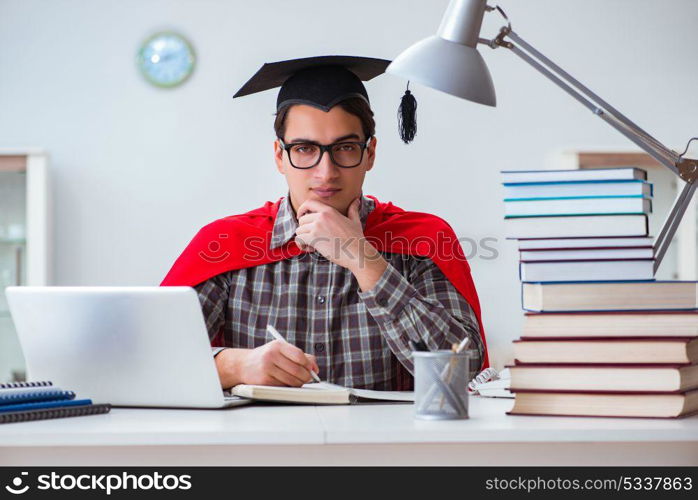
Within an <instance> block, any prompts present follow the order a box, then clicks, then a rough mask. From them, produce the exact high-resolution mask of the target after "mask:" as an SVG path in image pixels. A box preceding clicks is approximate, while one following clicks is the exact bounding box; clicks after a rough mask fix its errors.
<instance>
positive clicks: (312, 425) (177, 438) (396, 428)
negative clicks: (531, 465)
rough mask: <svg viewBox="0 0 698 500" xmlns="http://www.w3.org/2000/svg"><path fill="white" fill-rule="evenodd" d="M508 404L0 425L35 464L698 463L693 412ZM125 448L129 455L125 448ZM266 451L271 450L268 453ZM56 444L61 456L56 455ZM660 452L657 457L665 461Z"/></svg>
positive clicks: (155, 414) (5, 457)
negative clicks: (528, 410)
mask: <svg viewBox="0 0 698 500" xmlns="http://www.w3.org/2000/svg"><path fill="white" fill-rule="evenodd" d="M512 404H513V400H507V399H488V398H479V397H471V398H470V418H469V419H467V420H452V421H424V420H416V419H414V417H413V413H412V412H413V406H412V405H409V404H407V405H406V404H370V405H352V406H292V405H287V406H280V405H279V406H267V405H255V404H252V405H249V406H243V407H237V408H229V409H222V410H190V409H180V410H177V409H132V408H113V409H112V410H111V412H110V413H108V414H104V415H91V416H85V417H73V418H63V419H55V420H43V421H36V422H23V423H13V424H3V425H0V464H2V465H11V464H20V463H22V464H27V465H28V464H40V463H42V460H43V459H45V462H46V463H51V462H54V461H58V460H65V459H66V457H68V461H69V462H71V461H72V462H73V463H76V464H77V463H86V462H88V461H91V460H95V462H94V463H95V465H97V464H99V463H103V464H106V463H113V461H114V460H116V461H119V460H122V461H125V462H128V463H134V462H133V459H134V457H140V458H141V459H142V460H141V462H140V463H162V464H163V465H166V464H167V463H177V464H181V463H211V462H213V463H218V462H217V461H216V459H213V458H212V457H213V456H214V455H216V453H219V452H220V456H221V457H224V458H223V459H224V460H232V459H231V458H230V457H233V456H235V457H237V458H236V460H238V462H242V463H245V462H244V458H242V457H241V456H240V454H242V455H245V456H246V457H250V458H249V459H250V460H251V461H252V462H254V461H255V460H257V461H262V462H263V461H264V460H266V461H267V463H268V461H269V458H268V457H269V456H273V457H275V459H277V460H278V462H276V463H278V464H282V463H284V462H285V458H284V457H286V458H288V460H289V461H291V463H293V459H294V457H296V456H297V455H298V452H297V451H295V452H294V451H293V450H294V449H295V450H300V449H302V450H305V452H307V451H308V450H312V451H313V453H311V454H307V453H306V456H307V457H309V458H307V460H306V463H352V464H353V463H366V460H367V459H369V458H370V457H369V455H370V454H375V456H373V458H372V459H371V460H372V463H375V462H376V461H380V460H383V459H385V460H390V459H391V457H393V456H394V454H395V453H396V452H397V453H402V454H406V456H403V457H402V462H401V463H414V464H420V463H425V464H426V463H433V460H436V461H437V462H438V461H439V460H441V461H442V462H443V461H445V462H446V463H454V464H455V463H465V462H464V461H465V460H466V458H467V459H468V460H470V461H471V462H472V460H474V459H475V458H476V457H473V456H472V454H473V453H479V454H480V456H484V455H483V453H488V452H487V450H495V451H492V453H497V454H499V456H501V455H502V454H505V453H512V456H514V455H513V453H514V452H513V450H514V448H515V449H516V450H518V451H516V453H517V454H518V455H516V456H520V459H516V460H518V461H519V462H521V463H526V456H527V454H530V453H533V452H535V453H538V454H540V453H541V451H540V450H541V449H545V450H552V451H550V452H549V453H551V455H550V460H549V461H552V462H554V461H555V460H556V459H555V458H553V455H554V453H553V452H554V450H555V447H557V448H559V449H560V453H559V455H560V456H561V457H568V459H565V458H562V460H568V463H570V464H571V463H572V462H574V461H575V460H577V461H580V460H581V461H584V460H583V458H574V457H582V455H584V454H585V453H586V454H587V455H588V457H587V458H588V460H587V461H589V462H593V461H594V460H596V461H597V462H598V460H599V458H598V457H599V453H600V452H602V449H603V447H604V446H605V447H606V449H607V450H608V453H609V456H612V455H613V453H615V458H614V459H613V460H615V462H619V463H622V462H623V460H624V457H625V458H627V460H628V462H630V461H632V459H633V456H636V455H637V454H638V453H640V454H642V453H644V454H646V453H647V450H654V451H653V453H658V454H661V453H663V454H664V455H666V457H672V456H674V455H677V456H680V459H679V458H676V460H679V461H680V463H683V464H686V463H688V464H690V463H692V464H693V465H698V416H694V417H689V418H685V419H678V420H663V419H626V418H622V419H620V418H619V419H615V418H576V417H522V416H511V415H506V414H505V412H506V411H508V410H509V409H510V408H511V406H512ZM289 445H292V446H289ZM347 445H350V448H351V450H352V453H351V456H349V455H346V454H344V455H341V454H340V455H332V456H331V457H329V456H326V455H327V453H329V452H328V450H335V451H336V450H340V451H341V450H346V449H347V448H346V446H347ZM483 445H486V446H483ZM575 446H576V447H577V448H575ZM580 446H586V448H584V447H582V448H579V447H580ZM439 447H440V448H439ZM468 447H470V448H468ZM149 448H152V449H153V450H154V449H158V450H160V451H158V452H157V453H155V452H154V451H153V452H152V453H151V456H150V459H147V458H146V457H147V456H148V449H149ZM420 448H421V450H422V451H424V450H430V451H429V453H428V456H427V455H424V457H423V458H419V457H420V455H419V453H417V450H419V449H420ZM126 449H129V450H132V451H133V452H132V453H131V454H129V452H127V451H126ZM168 449H169V450H170V451H168ZM222 449H225V450H228V451H227V452H225V453H224V452H222V451H221V450H222ZM271 449H274V450H276V451H275V452H274V454H272V455H269V450H271ZM57 450H64V451H65V453H63V455H60V456H59V455H57V453H58V451H57ZM91 450H93V451H91ZM116 450H118V451H116ZM174 450H177V451H176V453H181V454H183V455H186V456H188V457H190V458H189V462H187V460H186V459H184V458H180V459H177V460H174V459H173V458H172V459H171V456H172V453H173V452H174ZM243 450H244V451H243ZM260 450H262V451H260ZM279 450H286V451H284V452H283V453H282V452H281V451H279ZM381 450H382V451H381ZM443 450H447V453H446V454H444V453H445V452H444V451H443ZM483 450H484V451H483ZM535 450H537V451H535ZM580 450H581V451H580ZM622 450H624V451H622ZM234 452H239V453H238V455H236V454H235V453H234ZM91 453H92V455H94V456H92V455H90V454H91ZM115 453H116V454H115ZM284 453H286V455H284ZM332 453H334V451H333V452H332ZM381 453H383V455H381ZM411 453H414V454H413V455H410V454H411ZM425 453H426V452H425ZM546 453H548V451H546ZM580 453H581V455H580ZM587 455H585V456H587ZM664 455H662V456H661V457H660V455H657V456H656V457H654V461H655V462H660V463H665V462H663V461H662V460H664V458H662V457H663V456H664ZM216 456H218V455H216ZM410 456H412V457H413V459H410ZM529 456H530V455H529ZM13 457H14V458H13ZM51 457H54V458H53V459H52V458H51ZM61 457H62V458H61ZM100 457H101V458H100ZM105 457H109V458H108V459H107V458H105ZM116 457H120V458H116ZM197 457H198V458H197ZM253 457H257V458H253ZM264 457H266V458H264ZM328 457H329V458H328ZM342 457H344V458H342ZM379 457H382V458H379ZM429 457H431V458H429ZM569 457H572V458H569ZM594 457H596V458H594ZM54 459H55V460H54ZM71 459H72V460H71ZM110 460H111V462H110ZM148 460H149V461H148ZM158 460H162V462H158ZM173 460H174V462H173ZM371 460H368V461H369V462H371ZM430 460H431V461H430ZM483 460H484V458H483ZM493 460H495V458H493V457H490V458H489V459H488V461H489V462H492V461H493ZM512 460H514V462H515V463H518V462H516V460H515V459H514V458H512ZM609 460H611V459H610V458H609ZM666 460H669V458H667V459H666ZM236 463H237V462H236ZM379 463H383V462H379ZM387 463H390V462H387ZM675 463H678V462H675ZM563 464H564V463H560V465H563Z"/></svg>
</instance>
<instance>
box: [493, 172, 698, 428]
mask: <svg viewBox="0 0 698 500" xmlns="http://www.w3.org/2000/svg"><path fill="white" fill-rule="evenodd" d="M504 174H505V189H506V190H507V199H506V201H505V204H507V206H509V205H511V204H514V205H515V207H513V208H508V209H507V222H506V224H507V228H508V237H513V238H517V239H519V249H520V255H521V259H520V277H521V280H522V305H523V309H524V310H525V311H526V315H525V320H524V332H523V335H522V337H521V338H520V339H519V340H517V341H514V365H512V366H509V367H508V368H509V370H510V373H511V384H510V390H511V392H513V393H514V394H515V403H514V407H513V408H512V410H511V411H510V412H509V414H512V415H567V416H599V417H663V418H671V417H680V416H685V415H688V414H691V413H694V412H697V411H698V365H697V364H696V363H697V362H698V287H697V284H696V282H681V281H655V280H654V273H653V267H654V260H653V251H652V241H651V238H650V237H648V235H647V232H648V231H647V213H648V212H649V211H650V209H651V205H650V197H651V194H652V189H651V186H649V185H648V184H647V183H646V182H645V179H646V177H645V174H644V172H643V171H642V170H639V169H636V168H621V169H601V170H579V171H541V172H505V173H504ZM601 193H605V194H601ZM610 193H613V194H610ZM544 194H555V195H556V196H557V197H559V198H560V201H559V202H557V205H550V204H549V203H548V200H550V199H551V198H553V197H552V196H547V197H545V196H543V195H544ZM525 195H528V196H530V198H533V200H530V201H531V203H533V201H543V200H545V203H546V204H547V205H532V206H531V207H530V208H526V209H518V208H516V206H518V205H516V204H517V203H520V201H513V200H523V199H524V197H525ZM604 196H614V197H615V198H612V199H613V200H621V199H624V198H625V200H624V201H612V202H608V201H605V198H604ZM632 198H635V200H634V203H636V204H635V205H634V208H633V210H635V212H625V210H628V209H631V208H632V207H633V205H632V204H633V201H630V199H632ZM609 199H611V198H609ZM568 200H576V201H574V202H572V201H568ZM581 200H594V201H592V202H583V201H581ZM588 203H592V205H593V206H592V205H589V204H588ZM614 203H616V205H613V204H614ZM565 204H566V205H565ZM621 204H624V205H623V208H620V207H621ZM521 206H523V205H521ZM544 206H545V207H555V209H554V212H553V210H549V208H545V209H541V210H534V209H536V207H539V208H542V207H544ZM565 206H566V207H567V208H565ZM593 207H597V208H593ZM614 207H615V208H614ZM546 210H549V211H548V212H547V213H544V212H545V211H546ZM536 221H539V223H537V222H536Z"/></svg>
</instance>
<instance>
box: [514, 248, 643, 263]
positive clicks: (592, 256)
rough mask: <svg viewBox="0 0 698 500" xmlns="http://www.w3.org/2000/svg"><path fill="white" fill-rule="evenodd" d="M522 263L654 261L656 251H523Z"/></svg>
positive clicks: (566, 249) (622, 249)
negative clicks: (613, 260) (553, 261)
mask: <svg viewBox="0 0 698 500" xmlns="http://www.w3.org/2000/svg"><path fill="white" fill-rule="evenodd" d="M519 256H520V260H521V261H522V262H532V261H549V260H612V259H652V258H654V249H653V248H652V247H645V248H588V249H568V248H564V249H559V250H522V251H521V252H519Z"/></svg>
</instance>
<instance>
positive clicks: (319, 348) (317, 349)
mask: <svg viewBox="0 0 698 500" xmlns="http://www.w3.org/2000/svg"><path fill="white" fill-rule="evenodd" d="M314 347H315V352H325V344H323V343H321V342H318V343H316V344H315V346H314Z"/></svg>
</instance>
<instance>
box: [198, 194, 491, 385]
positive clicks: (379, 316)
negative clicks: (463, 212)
mask: <svg viewBox="0 0 698 500" xmlns="http://www.w3.org/2000/svg"><path fill="white" fill-rule="evenodd" d="M373 208H374V201H373V200H372V199H370V198H368V197H366V196H362V197H361V205H360V208H359V215H360V218H361V222H362V225H363V227H364V228H365V227H366V217H367V216H368V214H369V213H370V212H371V210H373ZM297 227H298V220H297V218H296V214H295V210H294V209H293V207H292V206H291V204H290V202H289V197H288V196H286V197H285V198H284V199H283V200H282V202H281V203H280V206H279V210H278V213H277V216H276V220H275V221H274V226H273V231H272V238H271V248H276V247H279V246H281V245H283V244H284V243H286V242H287V241H288V240H290V239H292V238H295V231H296V228H297ZM381 254H382V255H383V257H384V258H385V260H386V261H387V262H388V267H387V269H386V270H385V272H384V273H383V275H382V276H381V277H380V279H379V280H378V282H377V283H376V285H375V286H374V287H373V288H372V289H370V290H367V291H365V292H362V291H361V289H360V287H359V284H358V281H357V280H356V278H355V277H354V275H353V274H352V272H351V271H349V270H348V269H346V268H344V267H341V266H339V265H337V264H335V263H333V262H331V261H329V260H327V259H326V258H324V257H323V256H322V255H321V254H319V253H318V252H303V253H301V254H300V255H298V256H296V257H292V258H289V259H286V260H281V261H277V262H272V263H269V264H264V265H260V266H256V267H250V268H246V269H237V270H233V271H228V272H225V273H221V274H219V275H217V276H214V277H212V278H210V279H208V280H206V281H204V282H202V283H200V284H199V285H197V286H196V287H195V288H196V290H197V292H198V295H199V300H200V302H201V306H202V309H203V313H204V317H205V319H206V327H207V329H208V332H209V337H210V338H211V339H213V338H214V337H215V336H216V335H217V334H218V333H219V332H220V331H221V330H222V335H223V337H222V338H223V344H222V345H224V346H227V347H238V348H249V349H252V348H255V347H259V346H261V345H263V344H265V343H267V342H269V341H270V340H271V338H270V336H268V334H267V332H266V327H267V323H270V324H272V325H273V326H274V327H276V329H277V330H278V331H279V332H280V333H281V335H283V336H284V338H285V339H286V340H287V341H288V342H290V343H292V344H294V345H296V346H297V347H299V348H300V349H302V350H303V351H304V352H306V353H308V354H313V355H315V356H316V358H317V363H318V366H319V368H320V372H319V375H320V378H322V380H326V381H328V382H333V383H336V384H341V385H344V386H347V387H357V388H366V389H376V390H396V388H397V385H398V384H397V375H398V373H397V372H398V363H402V364H403V365H404V367H405V368H407V369H408V370H409V371H410V373H412V372H413V365H412V359H411V356H410V348H409V345H408V341H409V340H410V339H411V340H413V341H418V340H420V339H421V340H423V341H424V342H426V344H427V345H428V346H429V349H430V350H436V349H450V347H451V344H452V343H453V342H460V341H461V340H462V339H464V338H465V337H466V336H468V337H470V348H471V349H473V348H474V349H477V351H478V353H479V357H478V359H477V360H474V363H475V365H476V366H477V367H480V366H481V363H482V359H483V354H484V353H483V346H482V340H481V338H480V331H479V327H478V322H477V318H476V316H475V314H474V312H473V310H472V309H471V307H470V305H469V304H468V302H467V301H466V300H465V299H464V298H463V296H462V295H461V294H460V293H458V291H457V290H456V288H455V287H454V286H453V285H452V284H451V282H450V281H448V279H447V278H446V277H445V276H444V275H443V273H442V272H441V270H440V269H439V268H438V267H437V266H436V264H434V263H433V262H432V261H431V259H428V258H425V257H417V256H411V255H402V254H397V253H395V254H393V253H387V252H381ZM219 351H220V348H218V349H215V348H214V352H215V353H217V352H219ZM471 371H472V369H471ZM478 371H479V370H478Z"/></svg>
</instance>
